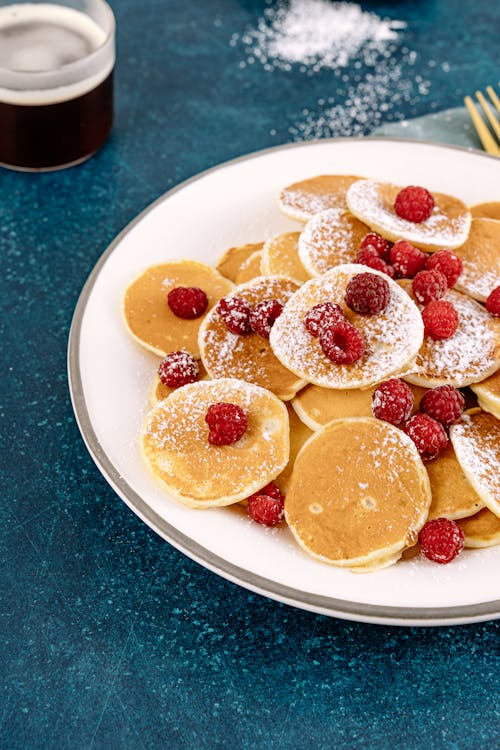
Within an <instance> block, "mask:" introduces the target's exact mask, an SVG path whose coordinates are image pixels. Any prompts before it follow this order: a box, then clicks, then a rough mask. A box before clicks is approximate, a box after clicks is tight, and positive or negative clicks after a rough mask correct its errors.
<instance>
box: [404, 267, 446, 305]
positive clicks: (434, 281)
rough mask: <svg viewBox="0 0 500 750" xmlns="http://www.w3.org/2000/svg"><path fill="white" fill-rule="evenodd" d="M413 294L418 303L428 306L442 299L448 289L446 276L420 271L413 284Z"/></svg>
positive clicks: (435, 272) (437, 272) (438, 272)
mask: <svg viewBox="0 0 500 750" xmlns="http://www.w3.org/2000/svg"><path fill="white" fill-rule="evenodd" d="M411 288H412V290H413V294H414V295H415V297H416V299H417V301H418V302H421V303H422V304H423V305H426V304H427V303H428V302H430V301H431V300H434V299H440V298H441V297H442V296H443V294H445V293H446V291H447V289H448V282H447V281H446V276H445V275H444V273H441V271H436V270H434V271H419V272H418V273H417V275H416V276H415V278H414V279H413V281H412V283H411Z"/></svg>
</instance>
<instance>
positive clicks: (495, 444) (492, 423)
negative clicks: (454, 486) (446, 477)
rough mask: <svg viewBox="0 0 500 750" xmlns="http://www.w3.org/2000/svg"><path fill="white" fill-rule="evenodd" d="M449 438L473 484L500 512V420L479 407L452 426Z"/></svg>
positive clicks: (498, 514) (483, 497)
mask: <svg viewBox="0 0 500 750" xmlns="http://www.w3.org/2000/svg"><path fill="white" fill-rule="evenodd" d="M450 438H451V441H452V443H453V447H454V449H455V454H456V456H457V459H458V462H459V463H460V466H461V467H462V469H463V471H464V472H465V474H466V475H467V478H468V479H469V481H470V482H471V484H472V486H473V487H474V489H475V490H476V492H477V493H478V495H479V496H480V497H481V499H482V500H483V501H484V503H485V504H486V505H487V507H488V508H489V509H490V510H491V511H492V512H493V513H495V515H497V516H500V421H499V420H498V419H496V418H495V417H494V416H493V415H491V414H488V413H486V412H483V411H481V410H480V409H478V410H472V411H471V412H469V413H467V412H466V413H465V414H463V415H462V418H461V419H460V421H458V422H456V423H455V424H454V425H452V426H451V427H450Z"/></svg>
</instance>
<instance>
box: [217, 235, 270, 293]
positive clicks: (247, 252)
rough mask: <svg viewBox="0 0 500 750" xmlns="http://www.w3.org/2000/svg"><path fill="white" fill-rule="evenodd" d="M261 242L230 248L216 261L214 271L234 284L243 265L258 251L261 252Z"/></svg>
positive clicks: (262, 244)
mask: <svg viewBox="0 0 500 750" xmlns="http://www.w3.org/2000/svg"><path fill="white" fill-rule="evenodd" d="M263 246H264V243H263V242H252V243H249V244H248V245H238V246H237V247H230V248H229V250H226V252H225V253H224V255H223V256H222V257H221V258H220V259H219V260H218V261H217V263H216V266H215V267H216V269H217V270H218V272H219V273H221V274H222V275H223V276H225V277H226V278H227V279H230V280H231V281H234V283H237V282H236V277H237V275H238V273H239V271H240V269H241V266H242V265H243V263H245V261H246V260H248V258H249V257H250V256H251V255H253V253H255V252H257V251H258V250H262V248H263Z"/></svg>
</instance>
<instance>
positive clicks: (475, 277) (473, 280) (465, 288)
mask: <svg viewBox="0 0 500 750" xmlns="http://www.w3.org/2000/svg"><path fill="white" fill-rule="evenodd" d="M455 252H456V254H457V255H458V256H459V258H461V259H462V265H463V270H462V273H461V274H460V276H459V277H458V281H457V284H456V287H457V289H459V290H460V291H461V292H465V293H466V294H469V295H470V296H471V297H474V298H475V299H478V300H480V301H481V302H485V301H486V298H487V297H488V295H489V294H490V292H491V291H492V290H493V289H495V288H496V287H497V286H500V222H498V221H493V220H492V219H473V220H472V223H471V228H470V232H469V236H468V237H467V241H466V242H465V243H464V244H463V245H461V247H458V248H457V249H456V250H455Z"/></svg>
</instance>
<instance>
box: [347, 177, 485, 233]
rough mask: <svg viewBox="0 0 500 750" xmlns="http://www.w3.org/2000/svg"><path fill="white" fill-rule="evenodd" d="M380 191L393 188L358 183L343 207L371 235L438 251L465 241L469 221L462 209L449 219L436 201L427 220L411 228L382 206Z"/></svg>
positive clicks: (368, 182) (378, 184)
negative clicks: (429, 246)
mask: <svg viewBox="0 0 500 750" xmlns="http://www.w3.org/2000/svg"><path fill="white" fill-rule="evenodd" d="M384 187H387V188H391V189H392V187H393V186H389V185H387V186H385V185H384V184H383V183H378V182H376V181H375V180H358V182H355V183H354V184H353V185H352V186H351V187H350V188H349V190H348V191H347V204H348V206H349V208H350V210H351V211H352V213H353V214H354V215H355V216H357V217H358V218H359V219H360V220H361V221H365V222H366V223H367V224H368V225H369V226H370V227H372V229H374V230H375V231H381V232H382V233H383V234H384V236H385V235H387V236H388V237H389V238H391V237H394V238H395V239H397V238H402V239H405V240H407V241H408V242H415V243H417V244H424V245H425V244H428V245H433V246H439V247H457V246H458V245H460V244H462V243H463V242H465V240H466V239H467V234H468V232H469V228H470V222H471V217H470V214H469V212H468V211H467V210H466V208H465V206H464V209H463V212H461V213H458V214H457V215H456V216H451V215H449V214H448V213H446V212H444V211H442V210H441V209H440V207H439V200H436V207H435V208H434V211H433V213H432V214H431V216H430V217H429V218H428V219H426V220H425V221H422V222H420V223H419V224H415V223H413V222H411V221H407V220H406V219H402V218H401V217H400V216H398V215H397V214H396V212H395V211H394V210H393V209H392V207H388V206H387V205H386V203H385V202H384V200H383V197H382V195H381V188H384ZM437 195H438V194H436V197H437ZM455 213H456V212H455Z"/></svg>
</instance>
